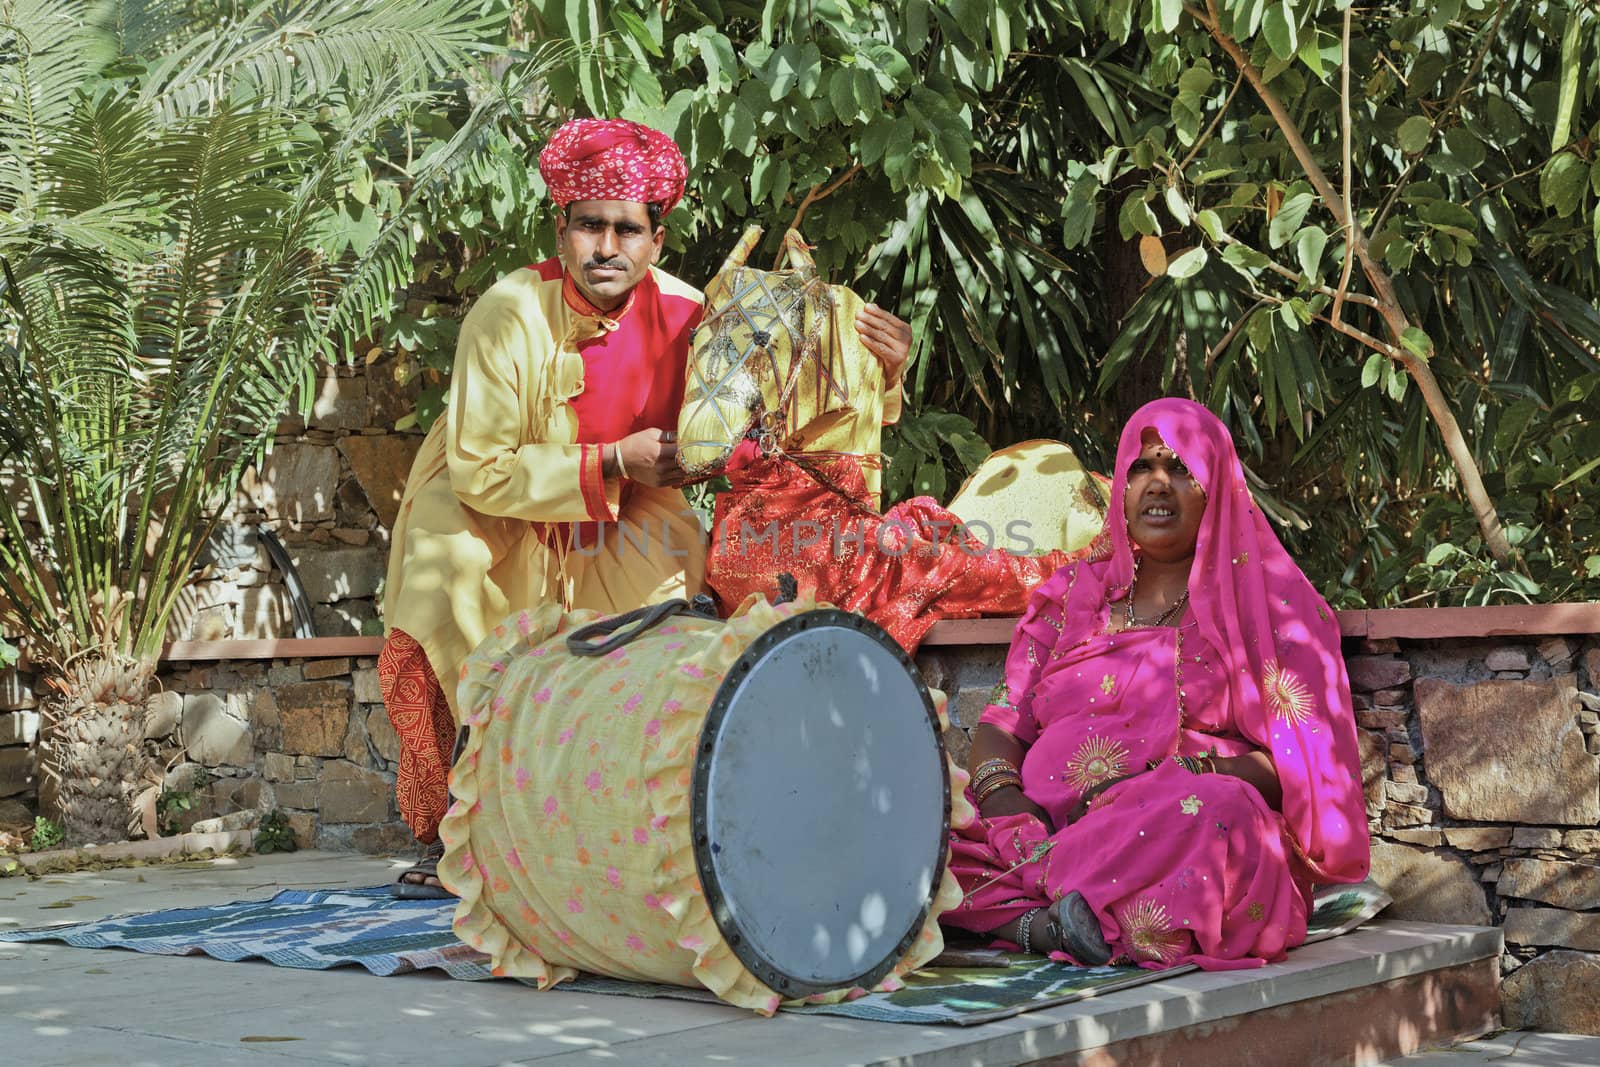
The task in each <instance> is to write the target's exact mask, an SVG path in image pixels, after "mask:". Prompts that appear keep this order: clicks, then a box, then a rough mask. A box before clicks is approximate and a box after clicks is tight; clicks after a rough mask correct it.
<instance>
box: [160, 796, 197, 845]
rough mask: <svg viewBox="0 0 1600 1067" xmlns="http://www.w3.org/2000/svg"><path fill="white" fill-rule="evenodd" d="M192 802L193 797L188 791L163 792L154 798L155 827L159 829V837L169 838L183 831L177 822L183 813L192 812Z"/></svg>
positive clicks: (180, 824)
mask: <svg viewBox="0 0 1600 1067" xmlns="http://www.w3.org/2000/svg"><path fill="white" fill-rule="evenodd" d="M194 802H195V795H194V793H192V792H189V791H183V792H172V791H163V792H162V794H161V795H160V796H159V797H157V798H156V825H157V826H159V827H160V829H161V836H163V837H171V836H172V835H173V834H176V833H178V832H180V831H181V830H182V829H183V824H182V823H181V822H180V821H179V820H180V819H181V818H182V816H183V813H184V812H186V811H193V810H194Z"/></svg>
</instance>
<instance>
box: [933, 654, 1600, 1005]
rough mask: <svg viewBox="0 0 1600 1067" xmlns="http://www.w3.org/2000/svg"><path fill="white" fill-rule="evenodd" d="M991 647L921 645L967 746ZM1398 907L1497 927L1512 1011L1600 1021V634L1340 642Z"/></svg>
mask: <svg viewBox="0 0 1600 1067" xmlns="http://www.w3.org/2000/svg"><path fill="white" fill-rule="evenodd" d="M1001 656H1002V650H1000V649H998V648H992V647H991V648H984V649H961V650H959V651H955V652H951V651H946V650H936V651H931V652H925V653H924V654H923V655H922V656H921V657H919V659H920V662H921V663H922V665H923V669H924V673H925V674H926V675H927V676H928V681H929V683H930V684H932V685H937V686H942V687H943V688H945V689H946V691H948V692H949V693H950V694H951V701H950V708H951V717H952V719H953V721H954V723H955V725H953V726H952V727H951V730H950V733H949V735H948V736H947V741H948V742H949V744H950V746H951V748H952V750H953V751H955V752H957V753H958V754H961V755H962V756H963V757H964V755H965V753H966V751H967V750H968V748H969V747H970V741H969V737H968V734H969V731H970V730H971V729H972V727H973V726H974V725H976V723H977V718H978V715H979V713H981V711H982V709H983V706H984V704H985V703H986V702H987V699H988V695H989V690H990V688H991V687H992V686H993V685H994V684H995V683H996V682H997V681H999V679H1000V670H1001ZM1345 658H1346V663H1347V665H1348V667H1349V670H1350V684H1351V690H1352V694H1353V696H1354V702H1355V708H1356V713H1355V714H1356V723H1357V726H1358V727H1359V731H1358V735H1359V739H1360V742H1361V762H1362V779H1363V782H1364V784H1365V787H1366V798H1367V815H1368V819H1369V828H1370V831H1371V834H1372V842H1373V856H1372V859H1373V863H1372V873H1373V877H1374V879H1376V880H1377V881H1378V882H1379V883H1381V884H1382V885H1384V886H1385V888H1387V889H1388V891H1389V892H1390V893H1391V894H1392V895H1393V896H1394V904H1393V906H1392V907H1391V908H1390V910H1389V912H1388V913H1387V914H1388V915H1389V916H1390V917H1393V918H1400V919H1414V920H1418V921H1423V922H1441V923H1466V924H1472V925H1481V926H1491V925H1492V926H1500V927H1503V928H1504V930H1505V938H1506V953H1505V956H1504V957H1503V959H1502V961H1501V970H1502V973H1503V974H1504V976H1505V979H1504V984H1503V993H1504V998H1505V1019H1506V1025H1507V1026H1508V1027H1511V1028H1530V1029H1553V1030H1563V1031H1577V1032H1585V1033H1600V828H1597V826H1600V759H1597V755H1600V695H1597V692H1600V636H1597V635H1583V636H1576V635H1572V636H1564V637H1562V636H1555V637H1530V638H1526V639H1520V640H1519V639H1508V638H1489V639H1477V640H1474V639H1450V640H1406V641H1403V642H1402V641H1397V640H1393V639H1386V640H1380V641H1366V640H1355V641H1350V642H1347V647H1346V649H1345Z"/></svg>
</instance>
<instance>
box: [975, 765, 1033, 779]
mask: <svg viewBox="0 0 1600 1067" xmlns="http://www.w3.org/2000/svg"><path fill="white" fill-rule="evenodd" d="M997 774H1021V771H1018V769H1016V768H1014V766H1011V765H1010V763H1000V765H997V766H981V768H978V771H976V773H974V774H973V781H974V782H986V781H989V779H990V777H995V776H997Z"/></svg>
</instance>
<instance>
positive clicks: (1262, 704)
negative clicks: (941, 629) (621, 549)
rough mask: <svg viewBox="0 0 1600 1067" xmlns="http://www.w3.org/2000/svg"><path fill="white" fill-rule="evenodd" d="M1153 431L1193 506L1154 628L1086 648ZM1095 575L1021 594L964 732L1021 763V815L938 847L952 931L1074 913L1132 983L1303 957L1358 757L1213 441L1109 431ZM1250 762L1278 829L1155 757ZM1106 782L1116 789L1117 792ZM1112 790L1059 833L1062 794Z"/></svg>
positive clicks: (1161, 428) (1296, 600)
mask: <svg viewBox="0 0 1600 1067" xmlns="http://www.w3.org/2000/svg"><path fill="white" fill-rule="evenodd" d="M1146 428H1153V429H1155V430H1156V431H1157V432H1158V433H1159V434H1160V435H1161V438H1162V440H1163V441H1165V442H1166V443H1167V445H1168V446H1169V447H1171V448H1172V449H1173V450H1174V451H1175V452H1177V453H1178V455H1179V456H1180V457H1181V458H1182V459H1183V461H1184V462H1185V464H1186V465H1187V466H1188V467H1189V469H1190V470H1191V471H1192V472H1193V473H1194V476H1195V477H1196V479H1197V480H1198V481H1199V482H1200V484H1201V485H1202V486H1203V487H1204V489H1205V492H1206V510H1205V514H1204V517H1203V518H1202V520H1201V524H1200V530H1199V538H1198V544H1197V546H1196V553H1195V559H1194V563H1193V566H1192V568H1191V572H1190V579H1189V590H1190V607H1189V610H1188V613H1187V614H1186V615H1185V616H1184V618H1183V619H1182V621H1181V624H1180V625H1179V626H1177V627H1175V628H1138V629H1130V630H1125V631H1122V632H1120V633H1114V634H1113V633H1107V628H1108V623H1109V621H1110V617H1111V612H1112V611H1113V610H1120V609H1121V608H1122V606H1123V598H1124V597H1126V596H1127V594H1128V590H1129V586H1130V584H1131V582H1132V580H1133V576H1134V553H1135V549H1134V547H1133V546H1132V545H1131V544H1130V542H1129V539H1128V533H1127V525H1126V522H1125V520H1124V519H1123V513H1122V507H1121V501H1122V498H1123V495H1124V493H1125V492H1126V489H1127V470H1128V467H1129V466H1130V465H1131V463H1132V462H1133V460H1134V459H1135V458H1137V457H1138V455H1139V450H1140V436H1141V434H1142V432H1143V431H1144V430H1145V429H1146ZM1111 499H1112V501H1113V507H1112V511H1111V515H1110V517H1109V518H1108V521H1107V534H1106V537H1105V539H1104V543H1103V549H1102V552H1101V553H1100V558H1098V559H1095V560H1092V561H1087V562H1083V563H1077V564H1072V565H1069V566H1068V567H1065V568H1063V569H1062V570H1060V571H1058V572H1057V573H1056V574H1055V575H1054V576H1052V577H1051V578H1050V579H1049V580H1048V581H1046V582H1045V583H1044V584H1043V585H1041V586H1040V587H1039V588H1038V589H1037V590H1035V592H1034V595H1033V599H1032V601H1031V603H1030V605H1029V609H1028V611H1027V613H1026V614H1025V615H1024V617H1023V619H1022V620H1021V622H1020V623H1019V625H1018V628H1017V632H1016V636H1015V638H1014V639H1013V642H1012V646H1011V651H1010V653H1009V655H1008V658H1007V662H1006V674H1005V681H1004V683H1003V684H1002V685H1001V686H1000V687H999V688H998V689H997V691H996V694H995V697H994V699H993V701H992V703H991V704H990V706H989V707H988V708H987V709H986V710H985V712H984V715H983V721H984V722H986V723H990V724H992V725H994V726H997V727H999V728H1000V729H1003V730H1005V731H1007V732H1008V733H1011V734H1012V735H1014V736H1015V737H1017V738H1018V739H1019V740H1021V741H1022V742H1023V743H1024V744H1026V745H1028V746H1029V748H1028V752H1027V756H1026V758H1025V759H1024V762H1023V766H1022V768H1021V771H1022V778H1023V790H1024V792H1025V793H1026V794H1027V795H1028V797H1029V798H1030V799H1032V800H1033V801H1034V802H1035V803H1037V804H1039V805H1040V806H1041V807H1043V808H1044V809H1045V811H1046V813H1047V814H1048V815H1049V816H1050V817H1051V819H1052V821H1053V822H1054V823H1055V825H1056V826H1057V827H1059V828H1060V829H1058V830H1057V832H1056V833H1054V834H1053V835H1052V834H1050V833H1049V832H1048V831H1047V830H1046V828H1045V827H1044V825H1043V824H1042V823H1040V822H1039V821H1038V820H1037V819H1034V818H1032V817H1031V816H1010V817H1006V818H1002V819H979V820H977V821H976V822H975V823H974V824H973V825H972V826H971V827H969V828H967V829H966V830H958V831H956V832H955V833H953V834H952V861H951V868H952V870H954V871H955V872H956V875H957V877H958V879H959V880H960V881H961V883H962V888H963V890H964V892H965V899H964V902H963V904H962V906H961V907H960V908H958V909H957V910H956V911H955V912H954V913H951V914H948V915H946V916H945V921H946V922H947V923H950V924H952V925H957V926H963V927H966V928H969V929H974V930H980V931H986V930H992V929H994V928H995V927H996V926H999V925H1002V924H1003V923H1005V922H1007V921H1009V920H1010V919H1013V918H1015V917H1017V916H1018V915H1020V914H1022V913H1023V912H1024V911H1026V910H1027V909H1029V908H1033V907H1043V906H1046V905H1048V904H1049V903H1050V902H1051V901H1052V900H1055V899H1059V898H1060V897H1062V896H1064V895H1065V894H1066V893H1068V892H1070V891H1072V890H1077V891H1079V892H1080V893H1082V894H1083V896H1084V898H1085V900H1086V901H1087V902H1088V903H1089V905H1090V907H1091V908H1093V909H1094V911H1095V914H1096V915H1097V916H1098V917H1099V919H1100V924H1101V929H1102V932H1103V933H1104V934H1105V935H1106V938H1107V940H1108V941H1110V942H1111V944H1112V946H1113V949H1114V951H1116V952H1117V953H1118V954H1119V955H1120V956H1121V957H1123V958H1125V959H1127V960H1129V961H1132V962H1136V963H1138V964H1140V965H1142V966H1147V967H1166V966H1173V965H1176V964H1179V963H1189V962H1192V963H1196V964H1198V965H1200V966H1202V967H1208V968H1225V967H1238V966H1250V965H1255V964H1259V963H1263V962H1266V961H1268V960H1273V959H1277V958H1279V957H1280V956H1281V955H1282V954H1283V952H1284V951H1285V950H1286V949H1287V948H1291V947H1293V946H1294V945H1297V944H1299V943H1300V942H1301V941H1303V940H1304V938H1305V923H1306V917H1307V915H1308V909H1309V904H1310V895H1311V889H1312V886H1313V885H1314V884H1316V883H1329V882H1353V881H1359V880H1360V879H1362V878H1364V877H1365V876H1366V873H1367V867H1368V860H1369V845H1368V840H1367V832H1366V817H1365V805H1364V801H1363V797H1362V790H1361V778H1360V759H1359V755H1358V752H1357V748H1356V738H1355V722H1354V715H1353V713H1352V711H1351V707H1350V697H1349V683H1348V680H1347V679H1346V676H1345V669H1344V661H1343V658H1342V657H1341V656H1340V652H1339V633H1338V624H1337V622H1336V621H1335V620H1334V618H1333V613H1332V612H1331V611H1330V610H1329V609H1328V607H1327V605H1326V603H1324V602H1323V600H1322V598H1321V597H1320V596H1318V595H1317V593H1316V591H1315V590H1314V589H1313V588H1312V587H1311V584H1310V583H1309V582H1308V581H1307V580H1306V578H1305V576H1304V575H1303V574H1302V573H1301V572H1300V570H1299V568H1298V567H1296V566H1295V564H1294V562H1293V561H1292V560H1291V559H1289V557H1288V554H1287V553H1285V552H1284V550H1283V547H1282V546H1281V545H1280V544H1279V543H1278V540H1277V537H1276V536H1275V535H1274V534H1273V532H1272V530H1271V528H1270V526H1269V525H1268V524H1267V521H1266V519H1265V517H1264V516H1262V514H1261V513H1260V510H1259V509H1258V508H1257V507H1256V506H1255V503H1254V501H1253V500H1252V499H1251V498H1250V494H1249V491H1248V489H1247V488H1246V485H1245V481H1244V472H1243V469H1242V467H1241V466H1240V464H1239V459H1238V456H1237V454H1236V453H1235V451H1234V448H1233V443H1232V440H1231V439H1230V438H1229V436H1228V433H1227V430H1226V429H1225V428H1224V427H1223V425H1222V424H1221V422H1219V421H1218V420H1217V419H1216V417H1215V416H1213V415H1212V414H1211V413H1210V412H1209V411H1207V410H1206V409H1204V408H1203V407H1201V406H1200V405H1198V404H1193V403H1190V402H1188V401H1184V400H1176V399H1168V400H1160V401H1156V402H1155V403H1152V404H1148V405H1146V406H1145V407H1144V408H1141V409H1140V410H1139V411H1138V412H1137V413H1136V414H1135V415H1134V417H1133V418H1132V419H1131V420H1130V421H1129V423H1128V426H1127V427H1126V429H1125V430H1124V432H1123V435H1122V439H1121V442H1120V447H1119V449H1118V455H1117V468H1116V477H1115V479H1114V481H1113V485H1112V496H1111ZM1250 751H1260V752H1265V753H1267V754H1268V755H1269V757H1270V758H1271V759H1272V763H1273V767H1274V769H1275V770H1276V772H1277V776H1278V780H1279V782H1280V784H1281V785H1282V787H1283V803H1282V810H1281V811H1274V810H1272V809H1271V808H1269V807H1268V806H1267V804H1266V802H1265V801H1264V800H1263V799H1262V797H1261V796H1260V794H1259V793H1258V792H1257V791H1256V790H1255V789H1254V788H1253V787H1251V786H1250V785H1249V784H1247V783H1245V782H1244V781H1243V780H1241V779H1236V778H1232V777H1229V776H1227V775H1220V774H1218V775H1199V776H1196V775H1191V774H1189V773H1188V772H1187V771H1184V770H1183V769H1182V768H1180V767H1178V766H1177V765H1175V764H1173V763H1171V762H1170V761H1167V762H1163V763H1161V764H1160V765H1159V766H1158V768H1157V769H1156V770H1155V771H1145V768H1146V766H1147V764H1148V763H1149V762H1150V761H1152V760H1166V759H1167V757H1169V756H1171V755H1174V754H1181V755H1198V754H1201V753H1205V752H1209V753H1212V754H1215V755H1221V756H1233V755H1240V754H1243V753H1246V752H1250ZM1123 778H1126V780H1122V781H1118V780H1119V779H1123ZM1109 781H1118V784H1116V785H1113V786H1111V787H1110V788H1108V789H1106V790H1105V791H1104V792H1102V793H1101V794H1100V795H1099V796H1098V797H1096V798H1095V800H1094V802H1093V804H1092V806H1091V810H1090V812H1089V813H1088V814H1087V815H1085V816H1084V817H1083V818H1081V819H1079V820H1078V821H1077V822H1075V823H1072V824H1071V825H1067V823H1066V817H1067V813H1068V812H1070V811H1071V810H1072V809H1073V807H1074V806H1075V805H1076V804H1077V803H1078V801H1079V799H1080V798H1081V797H1082V795H1083V794H1084V793H1085V792H1086V791H1088V790H1090V789H1092V788H1093V787H1095V786H1097V785H1101V784H1103V783H1105V782H1109Z"/></svg>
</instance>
